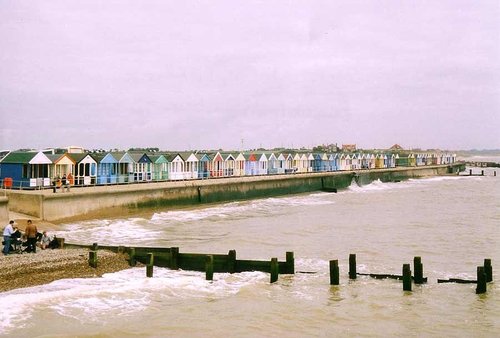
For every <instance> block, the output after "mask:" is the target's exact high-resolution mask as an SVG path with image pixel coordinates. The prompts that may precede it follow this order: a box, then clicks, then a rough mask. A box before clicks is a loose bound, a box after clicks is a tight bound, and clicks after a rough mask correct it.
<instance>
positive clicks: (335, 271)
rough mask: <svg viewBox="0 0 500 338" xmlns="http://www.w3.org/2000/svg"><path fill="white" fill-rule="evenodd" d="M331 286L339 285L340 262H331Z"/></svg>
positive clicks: (336, 260)
mask: <svg viewBox="0 0 500 338" xmlns="http://www.w3.org/2000/svg"><path fill="white" fill-rule="evenodd" d="M330 285H339V261H338V259H335V260H331V261H330Z"/></svg>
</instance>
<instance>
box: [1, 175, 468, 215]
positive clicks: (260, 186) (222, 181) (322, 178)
mask: <svg viewBox="0 0 500 338" xmlns="http://www.w3.org/2000/svg"><path fill="white" fill-rule="evenodd" d="M457 169H459V167H458V166H456V167H450V166H432V167H415V168H394V169H376V170H362V171H352V172H328V173H310V174H294V175H276V176H254V177H238V178H234V177H233V178H219V179H208V180H195V181H178V182H162V183H146V184H131V185H114V186H97V187H89V188H79V189H72V190H71V191H70V192H65V193H62V192H58V193H55V194H54V193H52V191H51V190H45V191H9V192H8V198H9V203H8V205H9V208H10V210H12V211H15V212H19V213H23V214H27V215H31V216H33V217H36V218H40V219H42V220H46V221H52V222H57V221H63V220H71V219H88V218H98V217H107V216H118V215H119V216H127V214H133V213H137V212H140V211H141V210H155V209H160V208H161V209H165V208H169V207H176V206H177V207H178V206H190V205H199V204H204V203H215V202H224V201H234V200H245V199H253V198H262V197H272V196H283V195H289V194H298V193H305V192H312V191H319V190H322V189H337V190H341V189H345V188H347V187H348V186H349V185H351V183H352V182H353V180H354V181H355V182H356V183H358V184H360V185H365V184H369V183H371V182H372V181H375V180H378V179H380V180H381V181H382V182H394V181H402V180H405V179H409V178H416V177H425V176H436V175H444V174H449V173H451V172H456V170H457Z"/></svg>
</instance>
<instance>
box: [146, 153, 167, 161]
mask: <svg viewBox="0 0 500 338" xmlns="http://www.w3.org/2000/svg"><path fill="white" fill-rule="evenodd" d="M148 156H149V158H150V159H151V161H152V162H153V163H167V162H168V160H167V158H166V157H165V156H164V155H161V154H155V155H148Z"/></svg>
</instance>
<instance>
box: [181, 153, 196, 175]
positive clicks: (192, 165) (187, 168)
mask: <svg viewBox="0 0 500 338" xmlns="http://www.w3.org/2000/svg"><path fill="white" fill-rule="evenodd" d="M179 155H180V156H181V157H182V158H183V159H184V179H185V180H191V179H197V178H198V161H199V160H198V157H197V156H196V154H195V153H193V152H181V153H179Z"/></svg>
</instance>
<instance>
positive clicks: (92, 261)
mask: <svg viewBox="0 0 500 338" xmlns="http://www.w3.org/2000/svg"><path fill="white" fill-rule="evenodd" d="M89 265H90V266H91V267H93V268H94V269H95V268H97V251H89Z"/></svg>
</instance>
